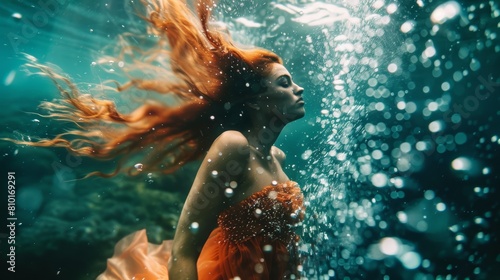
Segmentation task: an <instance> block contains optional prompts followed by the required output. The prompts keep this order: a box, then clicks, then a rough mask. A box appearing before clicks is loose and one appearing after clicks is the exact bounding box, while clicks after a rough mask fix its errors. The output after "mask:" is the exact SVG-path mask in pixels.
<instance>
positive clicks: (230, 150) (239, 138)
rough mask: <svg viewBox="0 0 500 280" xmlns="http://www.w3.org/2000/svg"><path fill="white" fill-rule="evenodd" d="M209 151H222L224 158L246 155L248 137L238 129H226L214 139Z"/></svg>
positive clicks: (248, 150) (248, 151)
mask: <svg viewBox="0 0 500 280" xmlns="http://www.w3.org/2000/svg"><path fill="white" fill-rule="evenodd" d="M210 150H211V151H209V153H210V152H217V153H223V154H224V158H226V157H231V158H241V157H248V155H249V154H250V146H249V144H248V139H247V138H246V137H245V136H244V135H243V134H242V133H241V132H239V131H236V130H228V131H225V132H223V133H222V134H221V135H219V137H217V139H215V141H214V143H213V144H212V147H211V148H210Z"/></svg>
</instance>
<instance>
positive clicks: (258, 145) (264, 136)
mask: <svg viewBox="0 0 500 280" xmlns="http://www.w3.org/2000/svg"><path fill="white" fill-rule="evenodd" d="M283 127H284V125H283V124H281V123H279V124H278V123H273V122H269V121H263V120H254V121H253V122H252V125H251V126H250V129H248V130H247V131H244V132H243V134H244V135H245V136H246V137H247V139H248V143H249V144H250V146H253V147H255V149H256V150H257V151H259V152H260V153H262V155H263V156H268V155H270V154H271V148H272V147H273V145H274V143H275V142H276V139H278V137H279V135H280V133H281V131H282V130H283Z"/></svg>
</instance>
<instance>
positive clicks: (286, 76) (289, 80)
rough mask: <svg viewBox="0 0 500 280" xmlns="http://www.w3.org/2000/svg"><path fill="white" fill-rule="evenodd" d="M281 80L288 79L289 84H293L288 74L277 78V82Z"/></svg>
mask: <svg viewBox="0 0 500 280" xmlns="http://www.w3.org/2000/svg"><path fill="white" fill-rule="evenodd" d="M281 78H286V79H287V82H289V83H292V77H291V76H290V75H288V74H283V75H281V76H279V77H278V78H276V81H279V80H280V79H281Z"/></svg>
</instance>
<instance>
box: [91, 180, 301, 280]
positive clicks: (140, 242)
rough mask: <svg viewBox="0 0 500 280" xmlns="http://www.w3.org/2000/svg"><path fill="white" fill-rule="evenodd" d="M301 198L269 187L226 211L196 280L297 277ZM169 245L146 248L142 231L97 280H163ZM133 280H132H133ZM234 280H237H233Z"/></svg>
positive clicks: (124, 243)
mask: <svg viewBox="0 0 500 280" xmlns="http://www.w3.org/2000/svg"><path fill="white" fill-rule="evenodd" d="M302 207H303V196H302V194H301V192H300V189H299V187H298V185H297V183H295V182H287V183H283V184H278V185H276V186H267V187H265V188H264V189H262V190H261V191H259V192H257V193H254V194H253V195H251V196H250V197H248V198H246V199H244V200H243V201H241V202H240V203H237V204H235V205H233V206H231V207H229V208H228V209H227V210H225V211H224V212H222V213H221V214H220V215H219V218H218V227H217V228H215V229H214V230H213V231H212V233H211V234H210V236H209V237H208V239H207V241H206V242H205V245H204V246H203V249H202V251H201V253H200V256H199V258H198V263H197V270H198V279H199V280H214V279H235V277H239V278H240V279H242V280H247V279H249V280H257V279H259V280H264V279H268V280H271V279H272V280H274V279H285V278H288V276H290V275H292V274H295V275H296V276H297V277H296V278H299V275H298V274H297V265H298V256H297V254H296V249H297V245H296V242H297V241H298V237H297V236H296V234H295V233H294V232H293V228H292V226H293V224H296V223H298V222H300V221H301V220H302V219H303V215H304V214H303V209H302ZM169 252H170V243H169V242H163V243H162V244H161V245H153V244H148V243H147V238H146V234H145V230H141V231H138V232H137V233H134V234H131V235H129V236H127V237H125V238H124V239H122V240H121V241H120V242H118V244H117V245H116V247H115V254H114V255H113V257H112V258H111V259H109V260H108V267H107V270H106V271H105V272H104V273H103V274H101V275H100V276H99V277H98V280H108V279H145V280H149V279H167V280H168V271H167V268H166V266H167V261H168V258H169V257H170V254H169ZM134 276H135V278H132V277H134ZM236 279H238V278H236Z"/></svg>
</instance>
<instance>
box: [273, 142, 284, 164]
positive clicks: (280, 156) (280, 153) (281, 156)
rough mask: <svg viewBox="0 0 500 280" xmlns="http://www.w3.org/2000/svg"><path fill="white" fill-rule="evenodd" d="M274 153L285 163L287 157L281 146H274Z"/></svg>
mask: <svg viewBox="0 0 500 280" xmlns="http://www.w3.org/2000/svg"><path fill="white" fill-rule="evenodd" d="M271 152H272V153H273V155H274V156H275V157H276V159H277V160H278V161H279V162H280V163H283V162H284V161H285V159H286V155H285V152H283V151H282V150H281V149H280V148H278V147H276V146H273V148H272V151H271Z"/></svg>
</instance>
